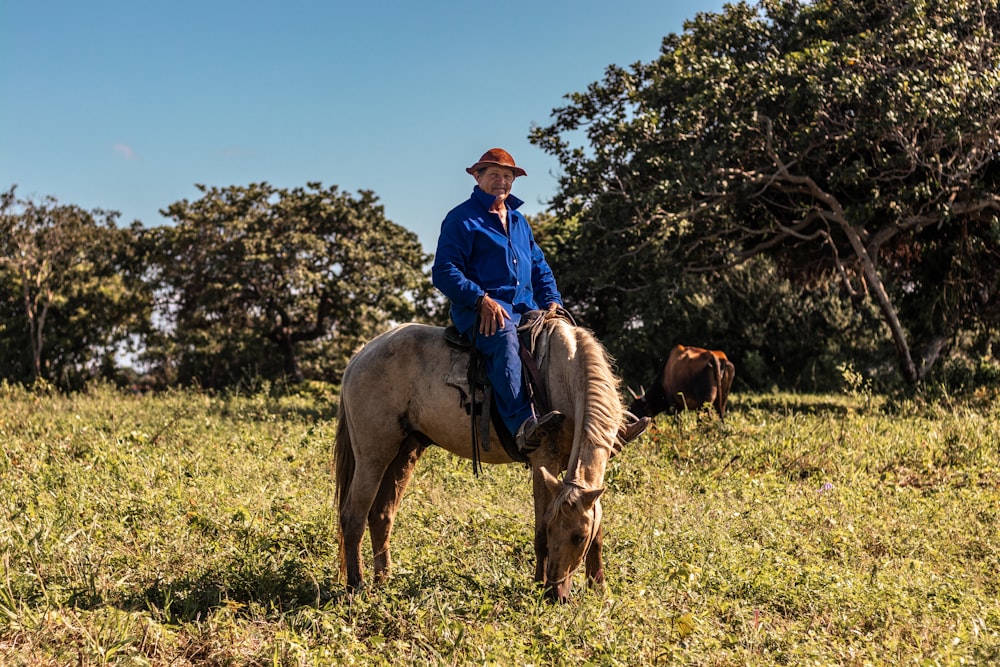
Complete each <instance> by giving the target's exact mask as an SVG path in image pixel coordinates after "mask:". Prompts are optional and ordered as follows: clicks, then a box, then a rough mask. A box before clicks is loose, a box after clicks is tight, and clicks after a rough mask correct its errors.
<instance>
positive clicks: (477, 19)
mask: <svg viewBox="0 0 1000 667" xmlns="http://www.w3.org/2000/svg"><path fill="white" fill-rule="evenodd" d="M722 4H723V3H722V2H721V0H579V1H576V2H568V1H566V0H532V1H525V0H507V1H506V2H468V3H458V2H443V1H435V0H424V1H420V0H411V1H406V2H403V1H399V2H374V1H371V0H367V1H366V0H354V1H350V2H347V1H344V0H334V1H329V2H320V1H318V0H317V1H305V0H280V1H277V0H274V1H271V0H241V1H236V0H168V1H165V2H153V1H144V0H127V1H126V0H82V1H81V0H70V1H67V0H0V190H7V189H9V188H10V186H11V185H15V184H16V185H17V194H18V196H19V197H21V198H22V199H23V198H30V199H36V200H37V199H40V198H42V197H44V196H47V195H51V196H54V197H56V199H58V201H59V202H60V203H62V204H75V205H78V206H81V207H83V208H85V209H88V210H90V209H95V208H101V209H105V210H115V211H119V212H120V213H121V218H120V223H123V224H128V223H131V222H132V221H133V220H140V221H141V222H142V223H143V224H144V225H146V226H155V225H160V224H164V223H167V222H169V219H167V218H164V217H163V216H161V215H160V213H159V211H160V209H163V208H166V207H167V206H169V205H170V204H171V203H173V202H176V201H180V200H182V199H188V200H191V201H193V200H195V199H198V198H199V196H200V193H199V192H198V190H196V189H195V187H194V184H195V183H201V184H204V185H207V186H210V187H211V186H216V187H220V188H224V187H228V186H231V185H237V186H240V185H246V184H249V183H255V182H261V181H266V182H268V183H270V184H271V185H273V186H276V187H281V188H293V187H298V186H304V185H305V184H306V183H307V182H310V181H320V182H322V183H323V185H324V186H331V185H336V186H338V187H339V188H340V189H341V190H342V191H346V192H350V193H356V192H357V191H358V190H362V189H365V190H372V191H373V192H374V193H375V194H376V195H377V196H378V198H379V200H380V202H381V203H382V205H383V206H384V207H385V212H386V216H387V217H388V218H389V219H390V220H392V221H393V222H395V223H397V224H399V225H401V226H403V227H406V228H407V229H410V230H412V231H414V232H416V233H417V235H418V236H419V238H420V240H421V242H422V243H423V245H424V248H425V250H426V251H427V252H433V251H434V249H435V244H436V239H437V233H438V229H439V226H440V224H441V220H442V219H443V217H444V214H445V213H446V212H447V211H448V210H449V209H451V208H452V207H453V206H455V205H456V204H458V203H459V202H460V201H462V200H464V199H466V198H467V197H468V196H469V193H470V192H471V190H472V186H473V185H474V181H473V179H472V177H471V176H469V175H467V174H466V173H465V168H466V167H468V166H469V165H471V164H472V163H473V162H475V161H476V159H477V158H478V157H479V156H480V155H481V154H482V153H483V152H484V151H485V150H487V149H488V148H492V147H494V146H500V147H503V148H506V149H507V150H508V151H510V152H511V153H512V154H513V155H514V158H515V159H516V160H517V163H518V164H519V165H521V166H523V167H524V168H525V169H526V170H527V172H528V176H527V177H525V178H520V179H518V181H517V182H516V183H515V184H514V194H515V195H517V196H519V197H520V198H521V199H523V200H525V206H524V207H523V208H522V211H524V212H525V213H527V214H528V215H531V214H532V213H536V212H538V211H541V210H544V209H545V207H546V202H547V201H548V200H549V199H550V198H551V197H552V195H553V194H554V192H555V188H556V172H557V170H558V163H557V162H556V161H555V159H554V158H552V157H550V156H548V155H546V154H545V153H543V152H542V151H541V150H540V149H538V148H536V147H535V146H532V145H531V144H530V143H529V142H528V139H527V137H528V133H529V131H530V129H531V126H532V124H535V125H540V126H545V125H548V124H550V123H551V118H552V110H553V109H555V108H556V107H559V106H562V105H563V104H564V103H565V100H564V96H565V95H567V94H570V93H574V92H582V91H584V90H585V89H586V87H587V86H588V85H589V84H590V83H593V82H596V81H600V80H601V79H602V78H603V74H604V70H605V68H606V67H607V66H608V65H612V64H614V65H620V66H623V67H627V66H629V65H631V64H633V63H635V62H637V61H642V62H649V61H652V60H653V59H655V58H656V57H657V55H658V53H659V48H660V43H661V40H662V38H663V37H664V36H666V35H668V34H670V33H679V32H681V31H682V30H683V22H684V20H685V19H689V18H693V17H694V16H695V14H696V13H698V12H702V11H711V12H717V11H720V10H721V8H722Z"/></svg>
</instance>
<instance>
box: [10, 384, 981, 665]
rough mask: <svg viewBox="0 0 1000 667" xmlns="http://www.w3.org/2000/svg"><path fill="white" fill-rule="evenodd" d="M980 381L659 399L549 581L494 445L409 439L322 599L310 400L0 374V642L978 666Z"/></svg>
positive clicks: (321, 518)
mask: <svg viewBox="0 0 1000 667" xmlns="http://www.w3.org/2000/svg"><path fill="white" fill-rule="evenodd" d="M996 398H997V397H996V396H995V395H986V394H983V395H980V396H979V397H977V398H973V399H972V400H968V401H964V402H957V401H949V402H947V403H940V404H933V405H932V404H924V403H914V402H896V403H890V402H887V401H884V400H881V399H878V398H876V397H872V396H871V395H858V396H832V395H831V396H792V395H778V394H769V395H764V396H735V397H733V399H732V405H731V408H730V409H731V412H730V414H729V415H728V416H727V422H726V424H724V425H722V424H720V423H719V422H718V420H715V419H711V418H707V417H706V416H705V415H700V418H699V416H698V415H694V414H686V415H683V416H682V418H681V419H679V420H675V419H673V418H667V417H661V418H659V420H658V421H657V423H656V425H655V428H654V429H653V430H652V431H651V432H650V433H648V434H647V435H645V436H643V437H642V438H641V439H639V440H638V441H636V442H635V443H632V444H631V445H630V446H629V447H628V448H627V449H626V451H625V453H624V454H623V455H621V456H620V457H618V458H616V459H615V460H613V461H612V463H611V465H610V466H609V469H608V474H607V477H606V481H607V485H608V491H607V493H606V494H605V495H604V497H603V503H604V509H605V515H604V516H605V519H604V521H605V524H604V525H605V530H606V542H605V566H606V571H607V576H608V583H607V585H606V586H605V587H604V588H601V589H596V590H587V589H585V588H583V587H582V583H583V582H582V575H581V574H578V575H577V578H576V579H577V588H576V590H575V591H574V593H573V595H572V597H571V600H570V602H569V603H568V604H565V605H553V604H549V603H547V602H545V601H544V600H543V599H542V596H541V594H540V592H539V591H538V589H537V588H536V587H535V586H534V585H533V584H532V581H531V575H532V573H533V571H534V564H533V552H532V547H531V539H532V538H531V534H532V528H531V521H532V519H531V517H532V510H531V494H530V488H529V476H528V471H527V470H526V469H525V468H523V467H521V466H501V467H488V468H486V469H485V471H484V473H483V475H482V476H481V477H479V478H478V479H477V478H474V477H473V476H472V473H471V467H470V464H469V462H467V461H461V460H458V459H455V458H453V457H451V456H449V455H446V454H445V453H443V452H441V451H438V450H431V451H429V452H428V453H427V454H426V455H425V457H424V459H423V460H422V461H421V463H420V465H419V466H418V468H417V472H416V474H415V476H414V480H413V482H412V483H411V485H410V487H409V489H408V493H407V497H406V499H405V501H404V503H403V505H402V509H401V511H400V515H399V517H398V521H397V525H396V532H395V535H394V541H393V546H394V553H393V556H394V561H395V574H394V576H393V577H392V578H391V579H390V580H389V581H388V582H386V584H384V585H382V586H379V587H369V588H367V589H366V590H364V591H363V592H362V593H360V594H359V595H357V596H355V597H354V598H353V599H348V598H346V597H345V596H344V594H343V592H342V584H341V582H339V581H338V578H337V577H338V574H337V570H338V561H337V546H336V533H335V529H334V525H335V524H334V521H335V513H334V504H333V499H334V489H333V486H332V483H331V477H330V444H331V441H332V439H333V434H334V430H335V425H336V420H335V401H334V399H333V398H331V397H329V396H326V395H324V394H322V393H319V394H315V395H312V396H306V395H300V396H285V397H282V398H269V397H267V396H264V395H257V396H237V397H212V396H206V395H202V394H198V393H193V392H175V393H168V394H165V395H162V396H157V397H141V396H132V395H127V394H121V393H117V392H115V391H113V390H111V389H108V388H98V389H94V390H92V391H90V392H88V393H84V394H79V395H73V396H59V395H47V394H45V393H42V392H39V393H33V392H30V391H26V390H21V389H15V388H10V387H7V386H0V405H2V407H0V442H2V443H3V451H2V452H0V563H2V565H0V567H2V573H0V664H4V665H18V664H25V665H69V664H73V665H78V664H82V665H99V664H110V665H133V664H135V665H141V664H152V665H168V664H169V665H203V664H208V665H313V664H356V665H396V664H417V665H424V664H426V665H468V664H473V665H528V664H532V665H539V666H541V665H563V664H567V665H584V664H591V665H656V664H662V665H677V664H683V665H774V664H787V665H914V666H920V665H962V664H964V665H970V664H980V665H987V664H994V663H997V662H998V661H1000V602H998V599H1000V585H998V573H1000V536H998V531H997V520H998V514H1000V408H997V407H996V406H997V402H996ZM367 546H368V545H367V541H366V543H365V547H366V555H367V557H368V558H369V559H370V554H368V553H367V551H368V548H367ZM368 568H369V569H370V563H369V565H368Z"/></svg>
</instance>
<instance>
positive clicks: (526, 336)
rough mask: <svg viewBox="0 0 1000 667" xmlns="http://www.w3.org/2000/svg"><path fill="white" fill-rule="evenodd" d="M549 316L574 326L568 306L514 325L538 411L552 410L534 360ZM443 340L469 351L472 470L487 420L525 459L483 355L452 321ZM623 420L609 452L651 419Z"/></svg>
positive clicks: (510, 450) (515, 455)
mask: <svg viewBox="0 0 1000 667" xmlns="http://www.w3.org/2000/svg"><path fill="white" fill-rule="evenodd" d="M552 317H558V318H562V319H565V320H566V321H568V322H569V323H570V324H572V325H573V326H574V327H575V326H577V324H576V320H575V319H573V315H572V314H570V312H569V311H568V310H566V309H565V308H562V307H561V306H560V307H558V308H557V309H556V310H555V311H554V312H553V313H550V312H549V311H545V310H530V311H528V312H526V313H524V314H523V315H522V316H521V321H520V324H519V325H518V327H517V333H518V340H519V342H520V345H519V356H520V357H521V365H522V367H523V368H524V370H525V378H526V381H525V386H526V387H527V391H528V398H529V399H530V400H531V402H532V405H534V406H535V412H536V413H537V414H545V413H546V412H549V410H551V405H550V404H549V398H548V391H547V389H546V387H545V383H544V382H543V381H542V374H541V372H540V371H539V369H538V363H537V362H536V360H535V348H536V346H537V343H538V337H539V336H540V335H541V333H542V331H543V330H544V328H545V322H546V320H548V319H551V318H552ZM444 337H445V341H447V343H448V344H449V345H451V346H452V347H454V348H456V349H459V350H462V351H464V352H466V353H468V355H469V361H468V366H467V369H466V370H467V380H468V383H469V392H470V394H471V395H470V396H468V397H466V395H465V393H464V392H462V399H463V400H462V402H463V404H464V406H465V411H466V414H468V415H469V418H470V422H471V427H472V471H473V473H474V474H475V475H476V476H478V475H479V470H480V463H479V449H480V447H482V449H483V450H485V451H489V448H490V424H491V423H492V424H493V428H494V429H495V430H496V432H497V436H498V437H499V439H500V444H501V445H503V448H504V451H505V452H507V456H509V457H510V458H511V459H513V460H514V461H518V462H520V463H528V457H526V456H525V455H524V454H522V453H521V451H520V450H519V449H518V448H517V444H516V443H515V441H514V435H513V434H512V433H511V432H510V429H508V428H507V425H506V424H504V422H503V419H501V418H500V414H499V412H497V410H496V405H495V404H494V402H493V385H492V384H491V383H490V380H489V378H488V377H487V375H486V366H485V364H484V362H483V359H482V358H481V357H480V355H479V354H478V353H477V351H476V348H475V346H474V345H473V344H472V341H471V340H470V339H469V338H468V337H467V336H465V335H463V334H462V333H461V332H460V331H459V330H458V328H457V327H456V326H455V325H454V324H452V325H449V326H448V327H446V328H445V331H444ZM623 417H624V420H625V421H624V423H623V424H622V427H621V429H620V430H619V432H618V437H617V438H616V440H615V444H614V449H613V452H612V454H611V455H612V456H615V455H616V454H618V453H620V452H621V450H622V448H623V447H624V446H625V445H626V444H628V443H629V442H631V441H632V440H634V439H636V438H638V437H639V436H640V435H641V434H642V433H643V432H644V431H645V430H646V428H647V427H648V426H649V424H650V422H651V421H652V420H651V419H650V418H649V417H642V418H637V417H636V416H635V415H633V414H632V413H631V412H629V411H627V410H626V411H624V414H623Z"/></svg>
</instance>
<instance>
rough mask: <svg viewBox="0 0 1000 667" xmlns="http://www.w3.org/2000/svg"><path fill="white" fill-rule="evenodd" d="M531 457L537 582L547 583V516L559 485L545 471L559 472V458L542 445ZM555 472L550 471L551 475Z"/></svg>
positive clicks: (553, 451)
mask: <svg viewBox="0 0 1000 667" xmlns="http://www.w3.org/2000/svg"><path fill="white" fill-rule="evenodd" d="M530 458H531V491H532V495H533V496H534V500H535V583H539V584H543V583H545V565H546V561H547V560H548V556H549V537H548V526H547V525H546V523H545V516H546V514H547V513H548V510H549V505H551V504H552V499H553V498H555V495H556V493H557V491H558V485H556V486H550V485H549V483H548V482H546V478H545V474H544V472H543V471H546V470H555V471H556V474H557V473H558V472H559V459H558V457H557V456H556V454H555V450H551V449H549V448H548V447H540V448H538V449H537V450H535V452H534V453H533V454H532V455H531V456H530ZM551 474H553V473H550V475H551Z"/></svg>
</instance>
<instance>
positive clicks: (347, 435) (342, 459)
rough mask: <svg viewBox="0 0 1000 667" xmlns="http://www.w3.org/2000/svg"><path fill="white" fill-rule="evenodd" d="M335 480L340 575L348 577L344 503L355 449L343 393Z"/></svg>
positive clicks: (335, 450) (336, 447)
mask: <svg viewBox="0 0 1000 667" xmlns="http://www.w3.org/2000/svg"><path fill="white" fill-rule="evenodd" d="M333 461H334V462H333V466H334V482H335V484H336V487H337V544H338V545H339V547H340V577H341V579H346V578H347V560H346V558H345V557H344V530H343V524H342V523H341V517H342V516H343V511H344V503H346V502H347V494H348V492H349V491H350V490H351V483H352V482H353V481H354V450H353V449H352V448H351V432H350V430H349V429H348V428H347V410H346V409H345V408H344V396H343V394H341V397H340V407H339V408H338V410H337V436H336V439H335V440H334V445H333Z"/></svg>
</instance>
